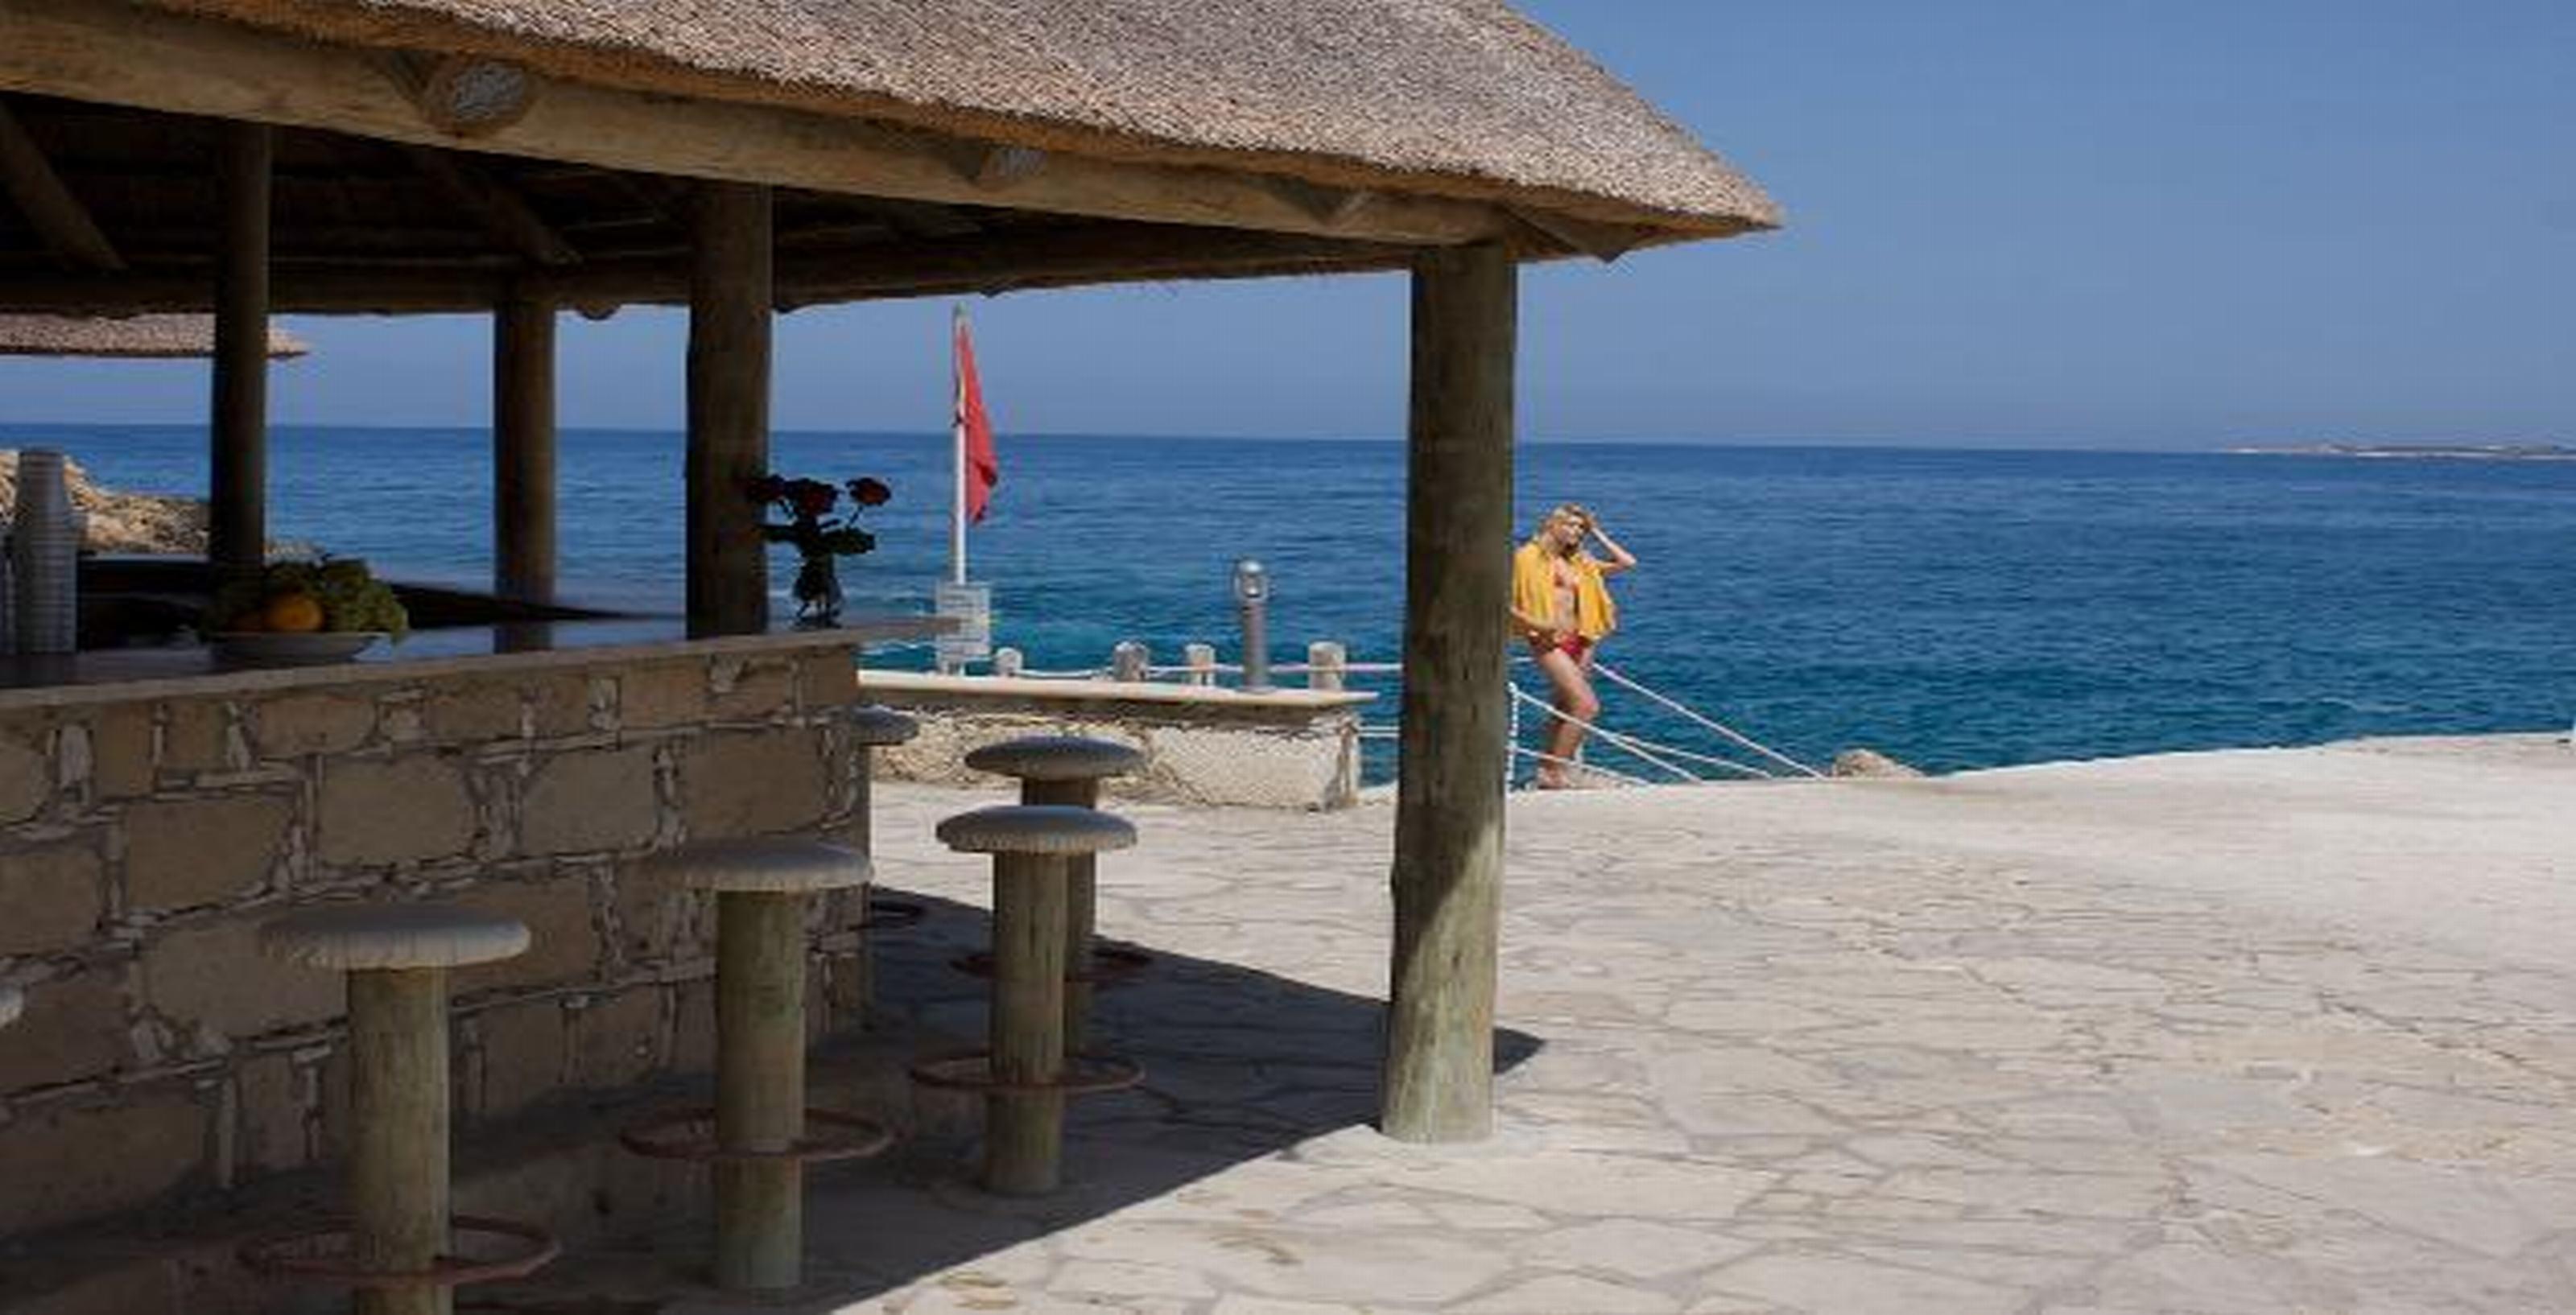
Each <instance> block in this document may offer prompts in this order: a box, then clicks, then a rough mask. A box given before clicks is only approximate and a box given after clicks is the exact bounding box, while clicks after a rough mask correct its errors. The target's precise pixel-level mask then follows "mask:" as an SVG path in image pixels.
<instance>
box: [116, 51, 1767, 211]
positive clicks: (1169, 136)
mask: <svg viewBox="0 0 2576 1315" xmlns="http://www.w3.org/2000/svg"><path fill="white" fill-rule="evenodd" d="M780 2H781V3H787V4H794V3H798V2H800V0H780ZM888 2H890V3H900V2H901V0H888ZM1426 2H1428V3H1433V4H1434V5H1435V7H1436V6H1437V5H1439V4H1441V3H1446V4H1449V5H1454V6H1456V7H1457V8H1459V9H1462V10H1466V11H1473V12H1472V15H1471V16H1472V17H1473V18H1475V19H1477V20H1479V21H1485V22H1490V23H1494V24H1495V25H1496V26H1497V27H1498V28H1499V27H1502V26H1505V25H1508V27H1509V28H1510V30H1509V31H1507V32H1505V33H1504V34H1503V35H1505V36H1506V37H1508V38H1510V39H1511V40H1513V41H1515V42H1517V43H1519V44H1520V45H1523V46H1526V47H1527V48H1528V49H1529V51H1530V52H1532V54H1531V57H1532V58H1533V59H1538V58H1542V57H1543V58H1544V59H1546V60H1548V61H1552V62H1554V63H1555V64H1557V65H1559V66H1561V67H1559V68H1558V69H1557V70H1556V71H1557V72H1558V73H1560V74H1566V75H1571V73H1572V70H1573V68H1574V67H1575V66H1579V69H1580V77H1581V80H1582V81H1583V82H1584V83H1585V84H1586V85H1585V87H1584V90H1586V91H1587V92H1588V93H1590V95H1591V98H1592V99H1591V100H1590V102H1589V103H1588V104H1587V105H1585V106H1582V107H1579V108H1581V109H1584V110H1587V111H1588V112H1590V113H1591V114H1592V115H1593V116H1594V117H1595V118H1596V119H1598V120H1600V121H1603V122H1605V123H1608V124H1610V125H1611V126H1612V127H1614V128H1615V129H1616V132H1615V133H1614V134H1612V135H1615V136H1618V137H1620V138H1621V139H1622V140H1621V142H1620V144H1619V149H1618V150H1617V151H1616V152H1609V151H1605V152H1603V153H1602V154H1601V156H1600V159H1601V160H1603V161H1605V162H1607V163H1609V164H1615V165H1616V167H1615V168H1608V167H1605V168H1604V169H1603V170H1602V177H1601V178H1600V179H1594V178H1587V177H1582V176H1578V175H1581V174H1583V173H1585V172H1586V170H1585V169H1583V168H1580V167H1567V160H1569V159H1575V158H1578V157H1581V156H1582V154H1583V152H1581V151H1580V150H1576V149H1574V148H1573V147H1572V146H1570V145H1568V144H1566V143H1558V146H1559V147H1560V148H1561V149H1559V150H1557V151H1556V152H1555V154H1556V156H1557V157H1558V158H1556V159H1555V160H1554V161H1552V162H1551V161H1533V160H1525V159H1515V158H1513V157H1511V156H1509V155H1505V154H1487V155H1483V156H1479V155H1477V154H1475V153H1474V152H1473V151H1472V150H1468V149H1459V150H1451V151H1448V152H1446V153H1442V152H1435V151H1425V150H1421V149H1410V148H1409V149H1404V150H1395V149H1386V150H1377V149H1371V148H1370V147H1369V145H1368V144H1367V143H1366V142H1365V140H1364V138H1365V137H1366V136H1367V129H1368V128H1369V127H1370V126H1371V125H1369V124H1367V123H1365V122H1361V121H1358V120H1354V121H1353V122H1352V123H1351V124H1349V125H1340V127H1343V128H1347V131H1336V132H1335V133H1333V134H1329V136H1330V137H1331V140H1330V141H1328V142H1326V143H1324V144H1322V145H1317V144H1290V143H1287V142H1285V141H1267V142H1265V141H1260V140H1229V141H1223V142H1219V141H1212V140H1196V141H1194V140H1190V139H1188V138H1186V137H1184V136H1181V135H1178V134H1176V133H1169V132H1165V133H1156V132H1149V131H1144V130H1141V129H1139V128H1138V127H1136V126H1134V125H1119V124H1112V123H1108V122H1104V121H1097V120H1095V121H1090V122H1084V121H1078V120H1076V119H1074V118H1071V117H1068V116H1064V115H1059V114H1048V113H1041V112H1037V111H1035V110H1032V109H1026V108H1014V107H1010V106H1006V105H1001V104H997V103H985V104H970V103H964V102H962V101H960V100H955V99H951V100H935V99H921V98H908V97H905V96H900V95H894V94H889V93H886V92H884V91H879V90H872V89H869V88H867V87H864V86H860V85H855V84H854V83H853V82H851V81H848V80H844V81H839V82H827V81H821V80H817V79H813V78H802V77H797V76H793V75H782V74H780V73H779V72H777V71H776V70H770V69H764V68H762V67H760V66H759V65H758V63H757V62H756V61H754V60H751V59H749V58H728V57H727V56H726V55H725V53H724V52H722V51H710V52H705V53H704V55H703V57H702V58H699V59H697V60H687V59H682V58H679V57H677V56H676V55H675V54H674V53H672V52H671V51H669V50H657V49H653V48H650V47H648V46H646V45H643V44H641V43H640V42H639V41H636V40H627V39H622V38H621V37H620V36H618V35H617V34H613V33H611V34H603V33H601V32H599V31H597V30H596V29H594V28H586V27H585V28H579V29H575V28H572V27H567V26H565V24H564V23H562V22H550V21H548V20H546V19H545V18H542V17H536V16H532V14H531V9H530V7H531V6H534V7H535V8H536V9H539V10H543V9H546V8H547V4H548V0H143V3H146V4H148V5H150V6H152V7H156V8H160V9H165V10H171V11H177V12H185V13H192V14H197V15H202V16H207V17H214V18H219V19H224V20H228V21H233V22H237V23H242V24H245V25H248V26H252V27H258V28H266V29H271V30H284V31H288V32H292V33H294V34H296V35H299V36H304V37H308V38H312V39H316V40H321V41H326V42H332V43H336V44H344V45H351V46H358V47H366V48H376V49H387V50H402V51H436V52H441V53H454V54H461V55H473V56H481V57H487V58H494V59H507V60H512V61H515V62H518V63H521V64H523V65H525V66H527V67H528V68H530V69H532V70H534V71H536V72H538V73H540V74H543V75H545V76H549V77H554V78H560V79H563V80H567V81H572V82H579V83H586V84H590V85H596V86H602V87H610V88H616V89H620V90H627V91H637V92H647V93H654V94H663V95H674V96H684V97H691V98H697V99H704V100H711V101H717V102H723V103H737V104H753V105H763V106H770V107H775V108H781V109H790V110H801V111H805V112H810V113H815V114H818V115H823V116H826V117H832V118H843V119H852V118H855V119H865V120H870V121H875V122H879V123H884V124H889V125H894V126H900V127H909V128H914V129H920V130H925V131H929V132H934V133H940V134H945V135H953V136H958V137H965V138H971V139H975V140H981V141H989V142H994V143H999V144H1005V145H1016V146H1027V147H1032V148H1035V149H1039V150H1046V151H1059V152H1064V153H1067V154H1073V155H1082V156H1089V157H1093V158H1099V159H1105V160H1116V161H1122V162H1130V163H1153V164H1162V165H1177V166H1199V167H1209V168H1222V169H1229V170H1240V171H1246V172H1253V173H1268V174H1276V175H1280V176H1284V177H1290V178H1296V179H1299V180H1301V181H1306V182H1311V183H1316V184H1319V185H1324V186H1331V187H1345V188H1355V189H1372V190H1386V191H1393V192H1401V193H1409V194H1418V195H1430V196H1441V197H1449V198H1456V199H1463V200H1476V201H1487V202H1494V203H1500V204H1507V205H1512V206H1525V207H1537V208H1544V209H1550V210H1554V211H1558V212H1561V213H1564V214H1568V215H1572V216H1575V217H1577V218H1581V219H1586V220H1590V221H1593V222H1598V223H1610V224H1621V225H1631V226H1636V227H1640V228H1648V229H1654V230H1660V231H1661V232H1663V233H1667V234H1670V235H1671V236H1670V237H1667V238H1664V239H1661V240H1667V241H1669V240H1683V239H1687V238H1694V237H1711V236H1729V235H1733V234H1739V233H1746V232H1755V231H1761V230H1765V229H1771V228H1776V227H1778V226H1780V224H1781V223H1782V215H1781V211H1780V209H1779V207H1778V205H1777V204H1776V203H1775V202H1774V201H1773V200H1772V199H1771V198H1770V197H1769V196H1768V195H1767V194H1766V193H1764V192H1763V191H1762V189H1761V188H1760V187H1759V186H1758V185H1757V184H1755V183H1754V182H1752V181H1751V180H1750V179H1748V178H1746V177H1744V176H1743V175H1742V174H1741V173H1739V172H1738V171H1736V170H1735V169H1734V168H1733V167H1732V166H1731V165H1729V164H1727V163H1726V162H1725V161H1724V160H1723V159H1721V158H1719V157H1718V156H1717V155H1716V154H1715V153H1713V152H1711V151H1709V150H1708V149H1707V148H1706V147H1704V146H1702V145H1700V144H1699V143H1698V142H1697V141H1696V140H1695V139H1694V138H1693V137H1692V136H1691V135H1690V134H1689V133H1688V131H1687V130H1685V129H1683V128H1682V127H1680V126H1679V125H1678V124H1676V123H1674V122H1673V121H1672V120H1671V119H1670V118H1669V117H1668V116H1666V115H1664V114H1663V113H1661V112H1660V111H1658V110H1656V109H1655V108H1654V107H1653V106H1652V105H1651V104H1649V103H1648V102H1647V101H1645V100H1644V99H1643V98H1642V97H1641V96H1639V95H1638V94H1637V93H1636V92H1635V91H1633V90H1632V89H1630V88H1629V87H1627V86H1626V85H1625V84H1624V83H1622V82H1620V81H1619V80H1618V79H1617V78H1616V77H1615V76H1613V75H1611V74H1610V73H1608V72H1607V71H1606V70H1604V69H1602V68H1601V66H1600V65H1599V64H1598V63H1597V62H1595V61H1593V60H1592V59H1590V58H1589V57H1588V56H1585V55H1583V54H1582V53H1581V52H1580V51H1577V50H1575V49H1574V48H1572V47H1571V46H1569V45H1567V44H1566V43H1564V42H1563V41H1561V40H1560V39H1559V38H1557V37H1555V36H1554V35H1553V34H1551V33H1549V32H1547V31H1546V30H1545V29H1544V28H1541V27H1539V26H1538V25H1537V24H1535V23H1532V22H1530V21H1529V20H1527V19H1526V18H1523V17H1522V16H1520V15H1519V14H1517V13H1516V12H1514V11H1512V10H1511V9H1509V7H1508V6H1506V5H1504V4H1502V3H1499V0H1426ZM672 3H676V4H677V7H679V8H680V9H682V10H687V11H694V10H696V9H697V8H698V7H697V6H696V5H694V4H692V3H690V0H672ZM559 7H560V8H561V9H562V10H564V11H567V14H566V19H567V20H569V19H571V18H573V17H576V15H574V14H573V13H572V12H570V11H579V10H582V9H585V8H588V6H586V5H582V4H566V5H561V6H559ZM633 7H634V8H637V9H645V8H653V7H655V5H654V4H653V3H652V0H637V3H635V4H634V6H633ZM731 14H732V11H731V10H727V11H726V14H725V15H724V16H727V17H730V16H731ZM742 22H743V24H744V25H745V26H746V28H747V29H748V28H756V27H757V23H756V21H755V20H754V18H753V17H751V16H745V17H744V18H743V19H742ZM576 30H578V31H579V39H576V37H575V35H574V32H575V31H576ZM1176 113H1177V111H1176ZM1570 113H1571V111H1569V114H1570ZM1179 117H1183V118H1186V115H1185V114H1181V115H1180V116H1179ZM1417 146H1418V144H1417ZM1653 241H1655V239H1649V241H1648V243H1647V244H1652V243H1653Z"/></svg>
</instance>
